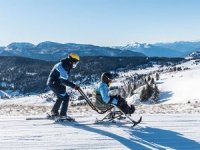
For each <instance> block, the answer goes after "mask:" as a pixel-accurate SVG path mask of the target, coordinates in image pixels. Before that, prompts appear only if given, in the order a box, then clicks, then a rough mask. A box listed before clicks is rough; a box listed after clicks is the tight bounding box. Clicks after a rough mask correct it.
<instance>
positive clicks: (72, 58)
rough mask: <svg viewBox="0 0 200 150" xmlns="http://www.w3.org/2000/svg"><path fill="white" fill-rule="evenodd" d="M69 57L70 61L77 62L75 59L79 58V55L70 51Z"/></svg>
mask: <svg viewBox="0 0 200 150" xmlns="http://www.w3.org/2000/svg"><path fill="white" fill-rule="evenodd" d="M69 58H70V59H71V60H72V61H74V62H77V61H79V60H80V57H79V56H78V55H77V54H75V53H70V54H69Z"/></svg>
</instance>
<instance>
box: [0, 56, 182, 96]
mask: <svg viewBox="0 0 200 150" xmlns="http://www.w3.org/2000/svg"><path fill="white" fill-rule="evenodd" d="M183 60H184V59H183V58H158V57H151V58H147V57H100V56H98V57H97V56H95V57H81V61H80V63H79V65H78V66H77V68H75V69H74V70H73V71H72V72H71V78H70V80H73V81H79V83H80V84H89V83H92V82H95V81H98V80H99V79H100V75H101V73H102V72H105V71H114V72H117V71H128V70H130V69H138V68H145V67H147V66H151V65H152V63H155V62H156V63H157V64H160V65H168V63H169V62H171V63H178V62H180V61H183ZM55 63H56V62H51V61H42V60H36V59H30V58H24V57H16V56H0V90H13V91H19V92H20V93H22V94H30V93H40V92H45V91H46V90H48V89H47V87H46V80H47V77H48V75H49V72H50V70H51V68H52V67H53V65H54V64H55Z"/></svg>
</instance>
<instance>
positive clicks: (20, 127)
mask: <svg viewBox="0 0 200 150" xmlns="http://www.w3.org/2000/svg"><path fill="white" fill-rule="evenodd" d="M74 117H75V118H76V120H77V121H78V123H68V124H67V123H65V124H55V123H53V121H50V120H39V121H35V120H25V116H22V117H0V133H1V134H0V149H3V150H6V149H13V150H16V149H24V150H28V149H42V150H44V149H81V150H82V149H108V150H112V149H113V150H116V149H119V150H122V149H123V150H126V149H134V150H146V149H151V150H162V149H163V150H164V149H176V150H190V149H192V150H199V149H200V130H199V124H200V115H199V114H198V115H190V114H186V115H185V114H184V115H183V114H181V115H143V122H142V123H141V125H140V126H137V127H135V128H131V127H130V125H128V124H125V125H123V124H107V125H97V124H93V121H94V120H95V118H96V117H102V116H100V115H97V114H91V113H88V114H76V115H74ZM134 118H137V116H134Z"/></svg>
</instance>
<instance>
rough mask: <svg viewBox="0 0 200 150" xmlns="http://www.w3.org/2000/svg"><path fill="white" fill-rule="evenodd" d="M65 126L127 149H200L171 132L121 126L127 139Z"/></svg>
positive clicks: (85, 127)
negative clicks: (98, 136)
mask: <svg viewBox="0 0 200 150" xmlns="http://www.w3.org/2000/svg"><path fill="white" fill-rule="evenodd" d="M64 125H65V126H72V127H73V128H77V129H82V130H85V131H88V132H93V133H96V134H99V135H102V136H107V137H109V138H112V139H114V140H116V141H118V142H120V143H121V144H123V145H124V146H125V147H127V148H129V149H134V150H145V149H159V150H162V149H163V150H165V149H181V150H182V149H193V150H199V149H200V144H199V143H198V142H196V141H194V140H191V139H188V138H185V137H183V136H182V135H181V134H180V133H178V132H174V131H171V130H164V129H159V128H152V127H144V128H142V127H141V128H130V127H127V126H120V128H121V129H122V130H124V131H125V132H127V133H128V134H129V135H130V137H129V138H127V137H123V136H121V135H118V134H115V133H112V132H108V131H104V130H102V129H98V127H97V128H96V127H91V126H88V125H84V124H78V125H77V126H74V125H70V124H64Z"/></svg>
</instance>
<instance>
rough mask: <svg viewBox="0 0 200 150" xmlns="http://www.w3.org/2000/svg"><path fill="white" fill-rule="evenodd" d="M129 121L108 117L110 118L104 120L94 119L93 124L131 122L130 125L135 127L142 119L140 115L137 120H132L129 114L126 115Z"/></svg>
mask: <svg viewBox="0 0 200 150" xmlns="http://www.w3.org/2000/svg"><path fill="white" fill-rule="evenodd" d="M126 117H127V118H128V119H129V121H126V122H122V121H116V120H113V119H110V120H104V119H100V120H99V119H96V120H95V122H94V124H102V125H106V124H116V125H117V124H119V123H120V124H122V125H123V124H132V127H135V126H137V125H138V124H139V123H141V121H142V116H141V117H140V118H139V119H138V120H137V121H135V120H132V119H131V118H130V117H129V116H126Z"/></svg>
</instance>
